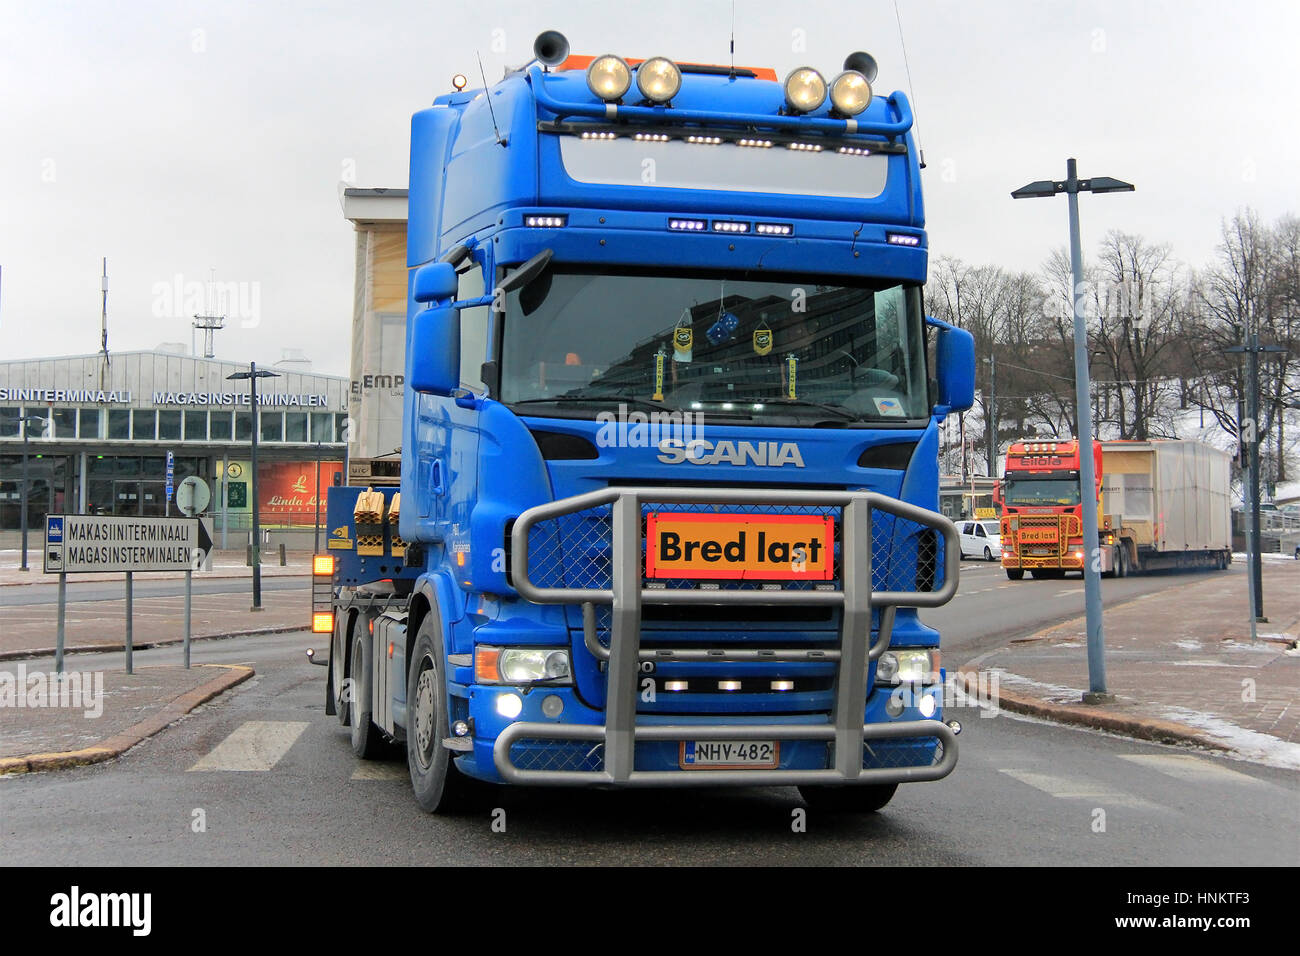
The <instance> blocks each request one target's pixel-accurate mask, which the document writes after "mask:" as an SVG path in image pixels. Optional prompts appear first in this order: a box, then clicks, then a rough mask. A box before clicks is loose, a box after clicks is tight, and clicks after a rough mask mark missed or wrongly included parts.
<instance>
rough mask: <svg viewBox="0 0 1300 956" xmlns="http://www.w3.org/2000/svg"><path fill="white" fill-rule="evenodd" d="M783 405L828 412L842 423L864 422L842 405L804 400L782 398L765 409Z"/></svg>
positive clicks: (861, 417)
mask: <svg viewBox="0 0 1300 956" xmlns="http://www.w3.org/2000/svg"><path fill="white" fill-rule="evenodd" d="M783 405H798V406H800V407H802V408H820V409H821V410H822V411H824V412H829V413H830V414H832V415H835V416H837V419H838V420H839V421H844V422H860V421H864V417H863V416H862V415H859V414H858V413H857V412H854V411H850V410H849V409H847V408H845V407H844V406H843V405H830V404H827V403H825V402H812V401H809V400H808V399H806V398H782V399H780V400H778V401H775V402H772V403H771V404H770V405H768V406H767V407H769V408H774V409H776V408H781V407H782V406H783Z"/></svg>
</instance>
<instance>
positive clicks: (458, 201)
mask: <svg viewBox="0 0 1300 956" xmlns="http://www.w3.org/2000/svg"><path fill="white" fill-rule="evenodd" d="M567 50H568V45H567V43H566V42H565V40H564V38H563V37H562V36H561V35H560V34H557V33H547V34H543V35H542V36H541V37H539V38H538V42H537V45H536V47H535V52H536V55H537V59H536V60H535V61H534V62H532V63H530V64H528V65H527V66H525V67H524V68H521V69H519V70H515V71H512V72H510V73H508V74H507V75H506V76H505V77H504V78H503V79H502V80H501V81H500V82H498V83H496V84H495V85H494V86H492V87H491V88H490V89H487V90H458V91H456V92H453V93H450V94H448V95H446V96H441V97H439V98H438V99H437V100H436V101H435V103H434V104H433V106H432V107H431V108H429V109H426V110H422V111H421V112H419V113H416V114H415V117H414V119H413V121H412V125H411V171H410V189H409V218H408V222H407V256H408V266H409V294H410V303H409V308H408V315H407V331H406V368H405V370H404V375H403V378H402V382H403V385H402V388H403V400H404V409H403V419H402V421H403V425H402V427H403V440H402V447H401V467H400V486H392V485H388V486H385V485H383V484H382V483H381V482H380V480H379V477H380V476H379V475H378V472H375V471H373V470H371V471H367V470H366V469H356V470H354V469H349V472H350V474H349V481H350V482H354V481H358V480H365V481H366V482H367V483H366V484H364V485H361V484H351V483H350V484H349V485H347V486H343V487H336V488H332V489H330V491H329V495H328V499H327V512H328V527H329V528H330V538H329V545H328V550H327V551H326V552H325V553H323V554H321V555H319V556H318V558H317V567H316V570H317V571H318V572H319V574H318V578H317V581H318V584H317V587H316V589H315V602H314V608H313V612H314V613H313V618H312V620H313V629H314V630H317V631H319V632H320V633H322V634H327V635H329V637H330V643H331V646H330V653H329V656H328V662H327V663H328V667H329V681H328V686H329V690H328V692H327V701H326V709H327V711H328V712H329V713H331V714H337V715H338V717H339V718H340V719H341V720H342V721H343V722H344V723H345V724H346V725H347V726H348V727H349V728H350V733H351V741H352V747H353V749H354V750H355V751H356V753H357V754H358V755H359V756H360V757H361V758H363V759H370V758H374V757H376V756H378V755H380V754H381V753H383V752H384V750H383V747H384V745H385V744H386V743H390V742H391V743H399V744H401V745H402V746H404V747H405V749H406V756H407V765H408V768H409V772H410V778H411V784H412V787H413V790H414V793H415V797H416V800H417V801H418V803H419V804H420V806H421V807H423V808H424V809H426V810H429V811H434V812H440V811H444V810H447V809H448V808H450V807H453V806H456V805H457V804H458V803H460V802H462V801H464V800H467V799H469V798H471V797H472V795H473V792H474V789H475V788H473V787H471V786H470V785H469V784H470V781H481V782H485V783H489V784H498V785H512V784H521V785H541V786H574V787H615V788H619V787H690V786H701V787H704V786H716V785H735V786H797V787H798V788H799V789H800V792H801V794H802V796H803V798H804V800H805V801H807V802H808V804H809V805H810V806H813V807H816V808H823V809H828V810H856V811H872V810H877V809H879V808H880V807H882V806H884V805H885V803H887V802H888V801H889V799H890V798H891V797H892V796H893V794H894V791H895V789H896V787H897V786H898V785H899V784H900V783H915V782H923V781H933V780H938V779H940V778H942V777H944V776H946V775H947V774H948V773H950V772H951V771H952V769H953V768H954V766H955V765H956V762H957V738H956V735H957V732H958V730H959V729H960V728H959V727H957V726H956V724H955V722H953V723H952V724H951V725H950V724H949V723H945V722H944V720H943V719H942V714H941V712H940V710H939V708H938V707H937V706H936V702H937V701H938V700H939V699H940V696H941V695H940V694H939V687H940V685H941V683H942V681H943V669H942V665H941V659H940V653H939V635H938V633H937V632H936V631H935V630H934V629H932V628H930V627H927V626H925V625H924V624H922V622H921V620H920V618H919V615H918V609H923V608H930V607H936V606H938V605H940V604H942V603H944V602H946V601H947V600H949V599H950V598H951V597H952V595H953V594H954V593H955V591H956V586H957V571H958V567H959V562H960V547H959V543H958V539H957V536H956V532H955V529H954V528H953V526H952V524H951V522H949V521H948V520H947V519H945V518H943V517H942V516H941V515H940V514H938V513H937V509H938V485H939V480H938V436H939V425H940V423H941V422H942V421H943V420H944V418H945V416H947V415H949V414H953V413H955V412H959V411H962V410H964V409H967V408H969V407H970V405H971V402H972V397H973V379H974V348H973V342H972V339H971V337H970V335H969V334H968V333H966V332H964V331H962V330H960V329H957V328H954V327H952V326H949V325H947V324H945V323H942V322H938V321H934V320H932V319H927V318H926V317H925V314H924V311H923V307H922V302H921V289H922V286H923V284H924V282H925V277H926V268H927V257H928V250H927V244H926V236H925V231H924V212H923V204H922V197H921V184H920V175H921V170H920V163H919V162H918V159H919V153H918V151H917V147H916V144H915V142H914V140H913V138H912V134H911V127H912V114H911V109H910V107H909V105H908V101H907V98H906V97H905V96H904V95H903V94H902V93H893V94H891V95H888V96H879V97H873V96H872V94H871V86H870V84H871V82H872V81H873V80H874V77H875V72H876V69H875V63H874V61H873V60H872V59H871V57H869V56H867V55H866V54H863V53H854V54H851V55H850V56H849V57H848V59H847V60H846V62H845V66H844V70H843V77H841V78H840V79H841V80H842V81H837V82H834V83H828V82H827V81H826V79H825V77H824V76H823V75H822V74H820V73H818V72H817V71H816V70H813V69H811V68H804V69H800V70H796V71H795V72H794V73H793V74H792V75H791V77H790V78H789V79H788V80H787V81H786V82H785V83H782V82H779V81H778V79H777V75H776V73H775V72H773V71H772V70H770V69H761V68H743V67H736V68H734V69H732V68H728V67H718V66H698V65H691V64H684V63H683V64H679V63H674V62H672V61H670V60H667V59H665V58H663V57H656V58H652V59H650V60H646V61H644V62H639V61H635V60H626V59H624V58H622V57H620V56H615V55H612V54H611V55H604V56H598V57H595V58H592V57H580V56H574V57H570V56H568V52H567ZM638 63H639V65H638ZM844 77H847V79H844ZM828 89H829V91H830V101H829V102H827V101H826V99H827V98H826V91H827V90H828ZM647 163H649V164H651V165H653V168H654V175H652V176H651V175H646V174H645V170H646V169H647V168H648V167H647ZM929 355H933V356H934V364H933V367H931V366H930V365H929V364H928V359H927V356H929ZM630 410H635V411H636V412H638V413H642V415H660V416H664V417H662V418H660V419H659V420H660V421H661V422H665V421H666V422H667V423H669V424H668V426H667V427H669V428H671V427H674V426H673V423H675V422H678V421H680V422H682V423H683V425H684V424H685V423H686V422H688V421H689V423H690V427H691V431H690V432H689V433H678V432H669V434H668V435H666V436H665V435H663V434H660V435H659V436H656V438H655V439H654V441H651V442H647V441H646V440H645V437H646V436H645V431H644V430H645V429H646V427H647V425H646V422H647V421H649V422H653V421H654V419H653V418H648V419H646V418H643V417H641V416H638V417H637V418H636V419H635V420H633V419H632V417H631V416H630V415H629V414H628V412H629V411H630ZM354 464H355V461H354ZM687 464H689V465H691V466H697V467H691V468H685V467H682V466H684V465H687ZM900 688H905V689H907V690H909V693H908V694H903V695H899V694H895V691H896V690H898V689H900ZM910 691H915V692H916V693H914V694H913V693H910Z"/></svg>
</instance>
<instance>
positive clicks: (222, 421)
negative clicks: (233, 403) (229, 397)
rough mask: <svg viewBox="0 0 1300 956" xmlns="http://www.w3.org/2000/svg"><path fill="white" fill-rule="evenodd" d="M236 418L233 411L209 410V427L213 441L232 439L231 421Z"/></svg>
mask: <svg viewBox="0 0 1300 956" xmlns="http://www.w3.org/2000/svg"><path fill="white" fill-rule="evenodd" d="M233 418H234V414H233V413H232V412H209V413H208V423H209V424H208V427H209V428H210V429H211V431H210V432H209V434H210V435H211V437H212V440H213V441H230V423H231V420H232V419H233Z"/></svg>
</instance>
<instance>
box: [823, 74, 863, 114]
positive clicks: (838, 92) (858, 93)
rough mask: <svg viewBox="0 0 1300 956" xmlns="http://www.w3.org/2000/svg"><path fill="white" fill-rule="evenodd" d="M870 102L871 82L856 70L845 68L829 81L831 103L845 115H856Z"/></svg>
mask: <svg viewBox="0 0 1300 956" xmlns="http://www.w3.org/2000/svg"><path fill="white" fill-rule="evenodd" d="M870 102H871V82H870V81H869V80H868V79H867V78H866V77H865V76H863V75H862V74H861V73H859V72H858V71H857V70H845V71H844V72H843V73H841V74H840V75H839V76H837V77H835V79H833V80H832V81H831V105H832V106H834V107H835V109H836V111H837V112H840V113H843V114H844V115H845V116H857V115H858V114H859V113H861V112H862V111H863V110H865V109H866V108H867V104H869V103H870Z"/></svg>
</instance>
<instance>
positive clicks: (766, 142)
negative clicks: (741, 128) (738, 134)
mask: <svg viewBox="0 0 1300 956" xmlns="http://www.w3.org/2000/svg"><path fill="white" fill-rule="evenodd" d="M736 145H737V146H756V147H758V148H759V149H770V148H771V146H772V141H771V140H770V139H738V140H736Z"/></svg>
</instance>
